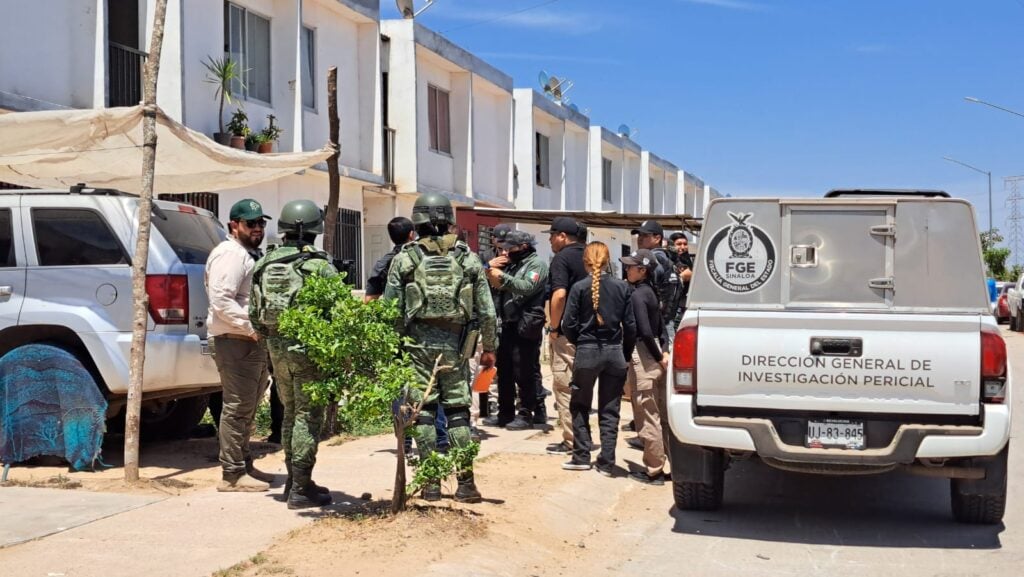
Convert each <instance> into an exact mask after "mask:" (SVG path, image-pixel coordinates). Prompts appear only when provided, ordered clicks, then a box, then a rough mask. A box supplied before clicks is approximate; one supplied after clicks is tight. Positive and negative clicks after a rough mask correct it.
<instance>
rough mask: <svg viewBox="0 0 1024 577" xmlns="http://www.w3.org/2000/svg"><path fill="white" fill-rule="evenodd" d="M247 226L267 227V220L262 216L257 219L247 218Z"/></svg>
mask: <svg viewBox="0 0 1024 577" xmlns="http://www.w3.org/2000/svg"><path fill="white" fill-rule="evenodd" d="M245 226H247V227H249V228H266V226H267V221H265V220H263V219H262V218H260V219H256V220H247V221H245Z"/></svg>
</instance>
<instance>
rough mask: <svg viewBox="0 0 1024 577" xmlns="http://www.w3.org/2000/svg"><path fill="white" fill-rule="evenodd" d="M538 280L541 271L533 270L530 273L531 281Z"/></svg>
mask: <svg viewBox="0 0 1024 577" xmlns="http://www.w3.org/2000/svg"><path fill="white" fill-rule="evenodd" d="M538 280H540V273H539V272H537V271H533V272H531V273H530V282H537V281H538Z"/></svg>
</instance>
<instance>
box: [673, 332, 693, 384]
mask: <svg viewBox="0 0 1024 577" xmlns="http://www.w3.org/2000/svg"><path fill="white" fill-rule="evenodd" d="M672 369H673V371H674V376H675V379H674V380H675V392H676V393H679V394H681V395H692V394H694V393H696V392H697V326H696V325H693V326H688V327H683V328H682V329H679V332H678V333H676V339H675V341H673V343H672Z"/></svg>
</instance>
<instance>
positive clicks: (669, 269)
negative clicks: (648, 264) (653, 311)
mask: <svg viewBox="0 0 1024 577" xmlns="http://www.w3.org/2000/svg"><path fill="white" fill-rule="evenodd" d="M651 252H653V253H654V257H655V260H656V261H658V272H657V274H656V275H655V287H656V288H657V289H658V302H659V303H660V305H661V307H660V308H661V316H662V318H663V319H665V320H666V321H668V320H671V319H674V318H675V316H676V310H677V309H678V308H679V302H680V297H681V295H682V284H681V283H680V281H679V274H678V273H677V272H676V267H675V263H674V262H673V260H672V257H671V256H669V254H668V252H667V251H666V250H665V249H663V248H656V249H653V250H652V251H651Z"/></svg>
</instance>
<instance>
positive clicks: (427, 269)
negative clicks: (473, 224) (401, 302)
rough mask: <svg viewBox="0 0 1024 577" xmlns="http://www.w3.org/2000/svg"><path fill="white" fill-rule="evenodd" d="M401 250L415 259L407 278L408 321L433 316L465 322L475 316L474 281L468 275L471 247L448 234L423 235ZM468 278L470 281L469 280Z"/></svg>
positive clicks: (438, 318)
mask: <svg viewBox="0 0 1024 577" xmlns="http://www.w3.org/2000/svg"><path fill="white" fill-rule="evenodd" d="M402 252H404V253H406V254H407V256H408V257H409V258H410V260H411V261H412V263H413V270H412V274H411V277H412V278H406V279H403V280H404V281H405V311H406V312H405V317H406V321H412V320H433V321H448V322H451V323H456V324H466V323H468V322H469V321H470V320H471V319H472V318H473V312H474V308H473V282H472V281H474V280H475V279H467V274H466V257H467V256H469V247H468V246H466V245H465V243H462V242H455V243H454V246H452V245H451V244H450V241H449V240H448V238H447V237H442V238H440V239H433V238H428V239H421V240H419V241H417V242H415V243H412V244H409V245H407V246H406V247H405V248H403V249H402ZM467 280H469V281H470V282H467Z"/></svg>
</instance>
